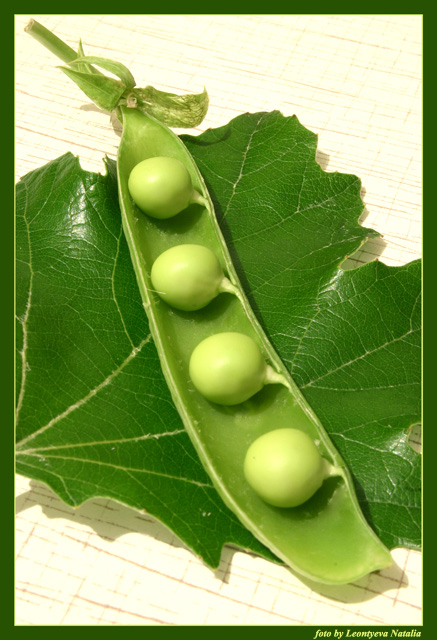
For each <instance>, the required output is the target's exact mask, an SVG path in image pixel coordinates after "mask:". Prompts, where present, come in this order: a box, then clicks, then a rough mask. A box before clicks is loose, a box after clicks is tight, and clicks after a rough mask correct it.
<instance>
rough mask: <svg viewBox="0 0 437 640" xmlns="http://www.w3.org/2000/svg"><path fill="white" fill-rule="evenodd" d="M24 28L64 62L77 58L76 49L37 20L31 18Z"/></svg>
mask: <svg viewBox="0 0 437 640" xmlns="http://www.w3.org/2000/svg"><path fill="white" fill-rule="evenodd" d="M24 30H25V31H26V32H27V33H29V34H30V35H31V36H32V37H33V38H35V40H38V42H40V43H41V44H42V45H44V46H45V47H46V49H49V51H51V52H52V53H54V54H55V56H58V58H60V59H61V60H63V61H64V62H67V63H68V62H72V61H73V60H76V59H77V57H78V54H77V52H76V51H75V50H74V49H72V48H71V47H69V46H68V44H66V43H65V42H63V41H62V40H61V39H60V38H58V37H57V36H55V34H54V33H52V32H51V31H49V30H48V29H46V28H45V27H43V26H42V24H40V23H39V22H37V21H36V20H33V19H32V20H30V21H29V22H28V24H27V25H26V26H25V27H24Z"/></svg>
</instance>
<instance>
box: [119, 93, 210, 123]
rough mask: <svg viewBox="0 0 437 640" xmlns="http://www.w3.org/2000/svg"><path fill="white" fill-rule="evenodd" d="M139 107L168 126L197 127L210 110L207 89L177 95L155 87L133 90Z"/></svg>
mask: <svg viewBox="0 0 437 640" xmlns="http://www.w3.org/2000/svg"><path fill="white" fill-rule="evenodd" d="M131 95H132V98H133V99H134V100H135V104H136V107H137V109H139V110H140V111H143V112H144V113H148V114H149V115H151V116H153V117H154V118H156V119H157V120H159V121H160V122H163V123H164V124H166V125H167V126H168V127H197V125H199V124H200V123H201V122H202V120H203V119H204V117H205V115H206V112H207V111H208V105H209V98H208V93H207V92H206V89H204V90H203V91H202V93H197V94H185V95H177V94H175V93H167V92H166V91H159V90H158V89H155V88H154V87H145V88H143V89H141V88H136V89H133V91H132V94H131Z"/></svg>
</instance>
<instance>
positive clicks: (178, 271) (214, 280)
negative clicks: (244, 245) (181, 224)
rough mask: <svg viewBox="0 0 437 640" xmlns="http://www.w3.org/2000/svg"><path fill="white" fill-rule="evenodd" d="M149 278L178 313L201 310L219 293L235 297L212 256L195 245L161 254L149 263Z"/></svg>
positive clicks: (176, 248) (219, 265) (157, 291)
mask: <svg viewBox="0 0 437 640" xmlns="http://www.w3.org/2000/svg"><path fill="white" fill-rule="evenodd" d="M150 277H151V280H152V286H153V287H154V289H155V291H156V293H157V294H158V295H159V296H160V297H161V298H162V299H163V300H164V301H165V302H167V304H169V305H171V306H172V307H175V308H176V309H180V310H182V311H197V310H198V309H202V308H203V307H205V306H206V305H207V304H209V303H210V302H211V300H213V299H214V298H215V297H217V296H218V295H219V293H223V292H227V293H233V294H238V290H237V289H236V287H235V286H234V285H233V284H232V283H231V282H230V281H229V280H228V278H226V276H225V275H224V273H223V269H222V266H221V264H220V262H219V260H218V258H217V256H216V255H215V253H214V252H213V251H211V249H209V248H208V247H205V246H203V245H199V244H180V245H176V246H175V247H171V249H167V251H164V253H162V254H161V255H160V256H159V257H158V258H157V259H156V260H155V262H154V263H153V266H152V270H151V273H150Z"/></svg>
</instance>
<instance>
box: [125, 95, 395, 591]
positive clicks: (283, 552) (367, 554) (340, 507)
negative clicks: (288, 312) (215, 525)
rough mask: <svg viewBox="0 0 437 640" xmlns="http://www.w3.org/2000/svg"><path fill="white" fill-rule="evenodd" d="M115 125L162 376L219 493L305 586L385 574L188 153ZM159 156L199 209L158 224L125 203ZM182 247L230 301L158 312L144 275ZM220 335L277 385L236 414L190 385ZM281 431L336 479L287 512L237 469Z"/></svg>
mask: <svg viewBox="0 0 437 640" xmlns="http://www.w3.org/2000/svg"><path fill="white" fill-rule="evenodd" d="M121 117H122V122H123V134H122V139H121V143H120V147H119V154H118V180H119V196H120V204H121V208H122V216H123V226H124V232H125V235H126V238H127V242H128V245H129V248H130V252H131V257H132V261H133V265H134V268H135V272H136V276H137V280H138V285H139V289H140V292H141V295H142V299H143V303H144V308H145V310H146V312H147V315H148V318H149V322H150V327H151V331H152V335H153V338H154V340H155V343H156V347H157V349H158V352H159V355H160V359H161V364H162V369H163V372H164V375H165V378H166V380H167V383H168V386H169V388H170V391H171V394H172V397H173V400H174V403H175V405H176V407H177V409H178V411H179V413H180V416H181V418H182V420H183V423H184V425H185V428H186V430H187V432H188V434H189V436H190V438H191V440H192V442H193V445H194V447H195V448H196V451H197V453H198V455H199V458H200V460H201V461H202V463H203V465H204V467H205V469H206V471H207V472H208V474H209V475H210V477H211V479H212V481H213V483H214V486H215V487H216V489H217V492H218V493H219V495H220V496H221V497H222V499H223V501H224V502H225V503H226V505H227V506H228V507H229V508H230V509H231V510H232V511H233V512H234V513H235V514H236V515H237V517H238V518H239V519H240V520H241V522H242V523H243V524H244V526H245V527H246V528H247V529H249V530H250V531H251V532H252V533H253V534H254V535H255V536H256V537H257V538H258V539H259V540H260V541H261V542H262V543H263V544H264V545H265V546H266V547H268V548H269V549H270V550H271V551H272V552H273V553H274V554H275V555H276V556H277V557H278V558H280V559H281V560H283V561H284V562H285V563H286V564H287V565H289V566H290V567H291V568H292V569H293V570H295V571H297V572H298V573H300V574H302V575H303V576H306V577H308V578H310V579H312V580H315V581H318V582H324V583H329V584H342V583H348V582H352V581H354V580H357V579H358V578H360V577H362V576H363V575H366V574H367V573H370V572H372V571H375V570H378V569H382V568H385V567H388V566H390V564H391V556H390V553H389V552H388V550H387V549H386V548H385V546H384V545H383V544H382V543H381V541H380V540H379V539H378V538H377V536H376V535H375V533H374V532H373V530H372V529H371V528H370V527H369V525H368V524H367V522H366V520H365V519H364V517H363V515H362V512H361V510H360V507H359V504H358V501H357V498H356V495H355V492H354V487H353V482H352V479H351V477H350V474H349V472H348V470H347V469H346V467H345V463H344V461H343V460H342V458H341V457H340V455H339V453H338V452H337V451H336V449H335V448H334V446H333V444H332V443H331V441H330V439H329V437H328V435H327V434H326V432H325V431H324V429H323V427H322V425H321V424H320V422H319V420H318V418H317V416H316V415H315V414H314V413H313V411H312V409H311V407H310V406H309V405H308V404H307V402H306V401H305V399H304V397H303V396H302V394H301V392H300V391H299V389H298V388H297V386H296V385H295V383H294V382H293V380H292V379H291V377H290V375H289V372H288V370H287V369H286V367H285V366H284V364H283V363H282V361H281V360H280V358H279V356H278V354H277V353H276V352H275V350H274V349H273V347H272V346H271V344H270V343H269V341H268V339H267V338H266V336H265V334H264V332H263V330H262V328H261V327H260V325H259V323H258V321H257V319H256V317H255V315H254V313H253V311H252V309H251V308H250V305H249V303H248V301H247V298H246V296H245V294H244V292H243V290H242V288H241V284H240V282H239V279H238V276H237V274H236V271H235V269H234V267H233V264H232V261H231V258H230V255H229V252H228V250H227V247H226V243H225V241H224V239H223V236H222V234H221V232H220V229H219V226H218V223H217V220H216V217H215V214H214V208H213V204H212V202H211V199H210V197H209V195H208V192H207V189H206V186H205V184H204V181H203V179H202V176H201V174H200V172H199V170H198V168H197V167H196V165H195V163H194V161H193V159H192V157H191V155H190V154H189V152H188V150H187V149H186V148H185V146H184V145H183V143H182V141H181V140H180V139H179V138H178V136H176V135H175V134H174V133H173V132H172V131H170V130H169V129H168V128H167V127H166V126H165V125H163V124H161V123H160V122H158V121H157V120H155V119H154V118H152V117H150V116H147V115H145V114H144V113H141V112H139V111H138V110H136V109H134V108H127V107H121ZM157 156H167V157H171V158H176V159H178V160H180V161H181V162H182V163H183V164H184V165H185V167H186V168H187V169H188V172H189V173H190V175H191V179H192V182H193V186H194V188H195V189H196V190H197V191H198V192H199V193H200V194H201V196H203V201H204V203H205V204H202V202H200V203H196V204H192V205H190V206H189V207H188V208H187V209H185V211H183V212H182V213H181V214H179V215H177V216H176V217H173V218H169V219H165V220H162V219H161V220H158V219H155V218H151V217H149V216H147V215H145V214H144V213H142V212H141V211H140V210H139V209H138V207H137V206H136V205H135V204H134V202H133V200H132V198H131V196H130V193H129V190H128V178H129V175H130V172H131V170H132V169H133V167H134V166H136V165H137V164H138V163H139V162H141V161H142V160H145V159H147V158H151V157H157ZM242 215H244V212H242ZM180 244H199V245H204V246H206V247H209V248H210V249H211V250H212V251H213V252H214V253H215V254H216V256H217V257H218V259H219V261H220V263H221V266H222V268H223V271H224V273H225V275H226V276H227V278H228V279H229V280H230V281H231V283H232V284H233V285H234V286H235V287H236V291H237V295H233V294H232V293H226V292H225V293H221V294H220V295H218V296H217V297H216V298H215V299H214V300H213V301H212V302H211V303H210V304H208V305H207V306H206V307H205V308H203V309H200V310H197V311H178V310H176V309H174V308H172V307H171V306H169V305H168V304H166V303H165V302H164V301H163V300H162V299H161V298H160V297H159V295H158V294H157V293H156V292H155V291H154V290H153V287H152V284H151V278H150V273H151V268H152V265H153V263H154V261H155V260H156V258H157V257H158V256H159V255H160V254H162V253H163V252H164V251H166V250H167V249H169V248H171V247H173V246H175V245H180ZM220 332H239V333H243V334H246V335H248V336H250V337H252V338H253V339H254V340H255V341H256V342H257V344H258V345H259V347H260V348H261V351H262V353H263V355H264V357H265V359H266V362H267V363H268V364H269V365H270V367H271V368H272V369H273V370H274V371H275V372H277V373H278V374H280V375H281V376H282V379H283V380H284V381H285V384H268V385H266V386H265V387H264V388H263V389H262V390H261V391H259V392H258V393H257V394H255V395H254V396H253V397H252V398H250V399H249V400H247V401H245V402H243V403H241V404H238V405H234V406H221V405H218V404H215V403H212V402H209V401H208V400H206V399H205V398H204V397H203V396H202V395H201V394H200V393H199V392H198V391H197V390H196V389H195V387H194V386H193V383H192V382H191V379H190V375H189V361H190V356H191V354H192V352H193V350H194V349H195V347H196V346H197V345H198V344H199V343H200V342H201V341H202V340H203V339H205V338H207V337H209V336H211V335H213V334H217V333H220ZM284 427H291V428H295V429H299V430H301V431H304V432H306V433H307V434H308V435H309V436H310V437H311V438H312V439H313V440H314V442H315V443H316V444H317V447H318V449H319V452H320V453H321V455H322V456H323V457H324V458H325V459H326V460H327V461H328V462H329V463H330V464H331V465H333V466H334V467H335V468H336V470H337V475H336V476H335V477H330V478H328V479H326V480H325V481H324V483H323V485H322V487H321V488H320V489H319V490H318V491H317V492H316V493H315V495H314V496H313V497H312V498H310V500H308V501H307V502H305V503H304V504H302V505H301V506H298V507H294V508H278V507H274V506H271V505H269V504H267V503H266V502H264V501H263V500H262V499H261V498H260V497H258V495H257V494H256V493H255V492H254V491H253V490H252V489H251V488H250V487H249V485H248V482H247V480H246V478H245V475H244V471H243V466H244V459H245V455H246V452H247V450H248V448H249V446H250V445H251V443H252V442H253V441H254V440H256V439H257V438H258V437H260V436H262V435H263V434H265V433H268V432H271V431H272V430H274V429H280V428H284Z"/></svg>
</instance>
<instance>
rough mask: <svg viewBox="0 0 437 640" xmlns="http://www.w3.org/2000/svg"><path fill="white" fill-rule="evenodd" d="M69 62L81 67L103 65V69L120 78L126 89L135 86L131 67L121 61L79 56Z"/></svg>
mask: <svg viewBox="0 0 437 640" xmlns="http://www.w3.org/2000/svg"><path fill="white" fill-rule="evenodd" d="M69 64H70V65H75V66H79V67H80V66H82V65H83V64H87V65H93V64H96V65H97V66H98V67H102V69H105V71H109V72H110V73H113V74H114V75H115V76H117V77H118V78H120V81H121V83H122V84H123V85H124V87H125V88H126V89H132V88H133V87H134V86H135V78H134V77H133V75H132V74H131V72H130V71H129V69H128V68H127V67H125V66H124V64H122V63H121V62H116V61H115V60H109V59H108V58H101V57H99V56H79V57H78V58H77V59H76V60H72V61H71V62H70V63H69Z"/></svg>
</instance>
